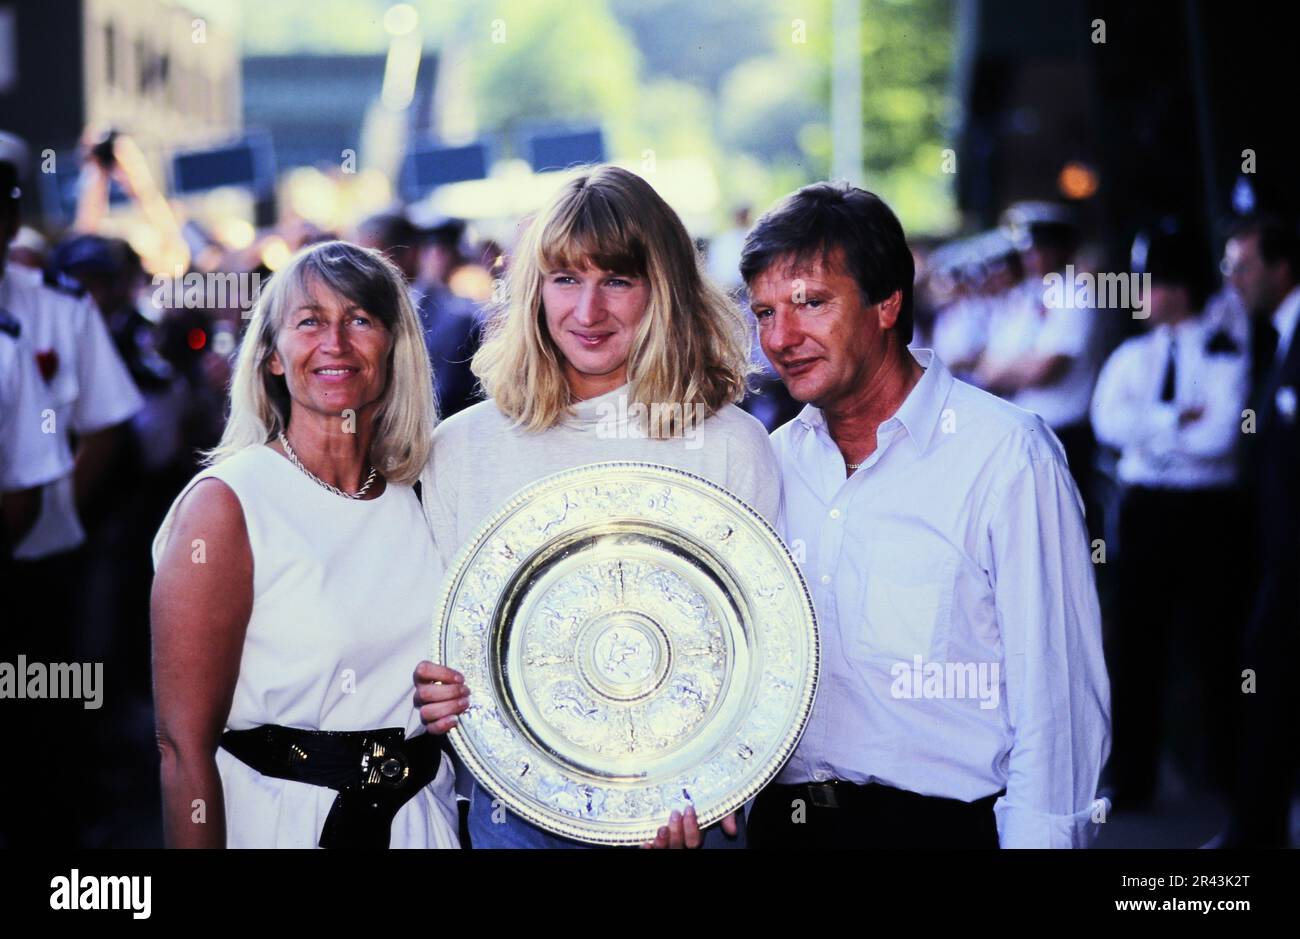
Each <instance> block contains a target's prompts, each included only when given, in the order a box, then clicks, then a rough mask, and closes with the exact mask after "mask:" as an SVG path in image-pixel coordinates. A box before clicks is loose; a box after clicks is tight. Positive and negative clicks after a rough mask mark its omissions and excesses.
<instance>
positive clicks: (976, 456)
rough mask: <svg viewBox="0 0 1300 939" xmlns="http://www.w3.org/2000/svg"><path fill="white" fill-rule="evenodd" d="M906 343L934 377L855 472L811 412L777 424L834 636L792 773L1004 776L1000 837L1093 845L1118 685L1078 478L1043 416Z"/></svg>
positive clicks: (985, 784)
mask: <svg viewBox="0 0 1300 939" xmlns="http://www.w3.org/2000/svg"><path fill="white" fill-rule="evenodd" d="M913 354H914V356H915V358H916V360H917V361H918V362H919V363H920V364H921V365H922V366H923V367H925V369H926V371H925V373H924V375H923V377H922V378H921V380H920V382H919V383H918V384H917V385H916V387H915V388H913V389H912V391H911V393H910V394H909V395H908V396H907V399H906V400H905V401H904V402H903V404H902V406H901V407H900V408H899V409H898V412H897V413H896V414H895V415H894V416H893V417H891V418H890V419H889V420H887V421H885V422H884V423H882V424H881V425H880V427H879V429H878V431H877V437H876V439H877V448H876V450H875V452H874V453H872V455H871V456H870V457H869V458H868V459H867V460H866V462H865V463H864V464H863V466H862V468H861V469H859V470H858V471H857V472H855V473H854V474H853V475H852V476H850V477H848V478H847V479H846V478H845V475H844V474H845V465H844V460H843V458H842V456H841V455H840V452H839V450H838V448H837V447H836V445H835V443H834V441H833V440H832V439H831V437H830V434H829V432H828V431H827V429H826V423H825V419H824V417H823V416H822V413H821V412H820V411H819V410H818V409H817V408H815V407H812V406H811V405H810V406H808V407H806V408H804V410H803V412H802V413H801V414H800V415H799V417H797V418H796V419H795V420H793V421H791V422H790V423H788V424H786V425H785V426H784V427H781V428H780V429H778V430H777V431H776V432H775V433H774V434H773V442H774V444H775V446H776V450H777V457H778V460H779V461H780V465H781V473H782V484H783V487H784V504H783V516H784V523H785V525H786V534H787V535H788V540H789V542H790V544H791V548H792V551H793V553H794V554H795V556H796V558H801V559H802V561H801V563H802V569H803V572H804V576H805V578H806V579H807V582H808V587H809V589H810V590H811V592H812V596H813V602H814V605H815V607H816V610H817V615H818V621H819V626H820V632H821V638H822V642H823V658H822V674H821V678H820V686H819V690H818V695H817V701H816V704H815V706H814V708H813V712H812V716H811V718H810V720H809V723H808V726H807V728H806V730H805V732H804V735H803V738H802V739H801V741H800V743H799V746H798V748H797V749H796V751H795V753H794V755H793V756H792V757H791V759H790V761H789V763H787V764H786V767H785V769H784V770H783V771H782V773H781V776H780V781H781V782H784V783H798V782H807V781H810V780H825V779H843V780H849V781H852V782H857V783H867V782H879V783H882V784H884V785H887V786H893V787H896V788H900V789H906V790H909V791H912V792H917V793H920V794H922V795H931V796H942V797H945V798H950V799H960V800H963V801H967V802H970V801H974V800H976V799H979V798H983V797H985V796H988V795H991V794H992V793H995V792H997V791H999V790H1000V789H1004V788H1005V789H1006V795H1005V796H1003V797H1002V798H1000V799H999V800H998V801H997V803H996V805H995V807H994V811H995V814H996V817H997V825H998V833H999V840H1000V842H1001V844H1002V846H1003V847H1049V846H1051V847H1073V846H1082V845H1084V844H1085V843H1086V842H1087V840H1088V839H1089V837H1091V835H1093V834H1095V830H1096V826H1095V824H1093V813H1094V811H1095V809H1094V798H1095V795H1096V786H1097V779H1098V775H1099V773H1100V771H1101V767H1102V764H1103V762H1104V760H1105V757H1106V754H1107V752H1108V751H1109V745H1110V741H1109V725H1110V717H1109V712H1110V689H1109V683H1108V681H1107V677H1106V669H1105V662H1104V659H1103V656H1102V645H1101V618H1100V613H1099V610H1098V604H1097V593H1096V588H1095V586H1094V582H1093V571H1092V564H1091V561H1090V556H1089V547H1088V541H1087V534H1086V531H1085V529H1084V522H1083V510H1082V504H1081V501H1080V499H1079V494H1078V490H1077V489H1076V487H1075V484H1074V481H1073V480H1072V479H1071V477H1070V473H1069V470H1068V469H1067V468H1066V464H1065V458H1064V454H1063V452H1062V450H1061V445H1060V442H1059V441H1058V440H1057V439H1056V437H1055V435H1054V434H1052V433H1051V431H1050V430H1048V428H1047V426H1046V425H1045V424H1044V423H1043V421H1042V420H1041V419H1040V418H1038V417H1036V416H1035V415H1033V414H1030V413H1028V412H1026V411H1023V410H1021V409H1019V408H1017V407H1014V406H1012V405H1009V404H1007V403H1006V402H1003V401H1001V400H999V399H997V398H995V397H993V396H992V395H989V394H986V393H985V392H983V391H980V390H979V389H977V388H975V387H973V386H971V385H968V384H965V383H964V382H960V381H956V380H955V379H954V378H953V377H952V375H951V373H950V372H949V371H948V369H947V368H945V367H944V365H943V363H942V362H940V361H939V360H938V359H937V358H935V357H934V356H933V353H932V352H929V351H928V350H917V351H915V352H914V353H913ZM918 657H919V658H918ZM936 676H937V677H936Z"/></svg>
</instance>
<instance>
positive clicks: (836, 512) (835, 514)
mask: <svg viewBox="0 0 1300 939" xmlns="http://www.w3.org/2000/svg"><path fill="white" fill-rule="evenodd" d="M839 517H840V510H839V509H831V518H839Z"/></svg>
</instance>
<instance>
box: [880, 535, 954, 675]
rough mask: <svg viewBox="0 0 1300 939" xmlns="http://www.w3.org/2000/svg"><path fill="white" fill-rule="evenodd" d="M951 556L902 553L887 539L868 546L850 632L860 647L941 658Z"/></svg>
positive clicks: (904, 656)
mask: <svg viewBox="0 0 1300 939" xmlns="http://www.w3.org/2000/svg"><path fill="white" fill-rule="evenodd" d="M956 567H957V560H956V558H955V557H951V556H942V555H930V556H926V557H915V556H908V554H907V553H906V552H903V551H899V550H897V549H896V547H893V546H890V545H875V546H873V547H871V548H869V549H868V551H867V558H866V565H865V569H864V571H863V582H862V596H861V600H860V603H859V604H858V616H859V624H858V625H859V628H858V629H857V630H855V634H856V635H857V636H859V637H860V639H861V641H862V647H863V651H864V652H866V653H867V654H868V655H872V656H884V657H888V658H891V659H894V660H896V661H900V662H908V663H911V662H912V659H913V657H914V656H918V655H919V656H921V657H922V658H923V659H924V660H925V661H927V662H942V661H944V660H945V659H946V658H947V646H948V633H949V624H950V623H951V620H952V598H953V582H954V578H955V576H956Z"/></svg>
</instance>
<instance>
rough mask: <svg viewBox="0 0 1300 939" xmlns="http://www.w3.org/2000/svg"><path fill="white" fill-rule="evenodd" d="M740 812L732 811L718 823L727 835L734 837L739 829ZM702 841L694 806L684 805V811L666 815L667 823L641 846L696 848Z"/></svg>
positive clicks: (702, 837)
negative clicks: (651, 839)
mask: <svg viewBox="0 0 1300 939" xmlns="http://www.w3.org/2000/svg"><path fill="white" fill-rule="evenodd" d="M739 822H740V813H739V812H732V813H731V814H730V815H728V816H727V817H726V818H724V819H723V820H722V821H721V822H720V823H719V824H721V825H722V830H723V831H724V832H726V834H727V837H729V838H734V837H736V832H737V831H738V830H739V827H738V826H739ZM703 843H704V833H703V832H701V831H700V826H699V822H698V820H697V819H696V817H695V806H693V805H688V806H686V811H685V812H673V814H672V815H670V816H668V824H667V825H664V826H663V827H661V828H660V829H659V832H658V834H656V835H655V840H654V841H647V842H645V844H643V845H641V847H643V848H698V847H699V846H700V845H702V844H703Z"/></svg>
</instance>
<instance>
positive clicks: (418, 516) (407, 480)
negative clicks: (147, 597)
mask: <svg viewBox="0 0 1300 939" xmlns="http://www.w3.org/2000/svg"><path fill="white" fill-rule="evenodd" d="M431 381H432V379H431V374H430V369H429V364H428V359H427V357H426V354H425V350H424V344H423V341H422V338H421V334H420V327H419V321H418V319H417V318H416V314H415V312H414V310H413V309H412V308H411V304H410V301H409V299H408V297H407V291H406V287H405V284H404V282H403V280H402V277H401V274H400V273H399V272H398V271H397V269H396V268H394V267H393V266H392V265H391V264H390V263H389V262H388V261H386V260H385V259H384V258H383V257H382V256H380V255H379V254H377V253H375V252H372V251H369V250H367V249H364V248H359V247H356V246H355V245H350V244H345V243H342V242H327V243H324V244H318V245H314V246H312V247H310V248H308V249H305V250H304V251H303V252H302V253H300V254H298V255H297V256H296V257H295V258H293V259H292V260H291V261H290V262H289V264H288V265H287V266H286V267H285V268H284V269H283V270H281V271H280V272H279V273H278V274H276V275H275V277H274V278H273V279H272V280H271V283H270V285H269V286H268V287H267V288H266V289H265V290H264V291H263V292H262V294H261V297H260V298H259V300H258V304H257V307H256V309H255V311H254V314H253V319H252V322H251V324H250V325H249V328H248V331H247V333H246V334H245V336H244V339H243V342H242V345H241V347H240V352H239V362H238V366H237V367H236V369H235V375H234V379H233V382H232V387H231V396H230V419H229V423H228V424H227V426H226V430H225V434H224V436H223V437H222V440H221V443H220V445H219V446H218V447H217V448H216V450H215V451H214V452H213V453H212V454H211V455H210V458H209V462H210V465H209V466H208V468H206V469H205V470H203V471H202V472H201V473H199V474H198V475H197V476H196V477H195V478H194V480H193V481H192V482H191V483H190V484H189V485H188V486H186V488H185V489H184V491H183V492H182V493H181V494H180V496H178V497H177V499H176V502H175V503H174V504H173V506H172V508H171V510H170V512H169V513H168V515H167V517H166V519H165V520H164V522H163V525H162V527H161V529H160V530H159V532H158V536H157V539H156V540H155V543H154V560H155V565H156V568H157V576H156V578H155V581H154V588H153V654H154V687H155V703H156V711H157V722H158V742H159V748H160V750H161V753H162V791H163V811H164V833H165V837H166V841H167V843H168V844H169V845H171V846H178V847H179V846H206V847H221V846H228V847H314V846H317V845H320V846H322V847H388V846H390V845H391V846H392V847H457V846H458V841H457V837H456V829H457V823H456V810H455V803H454V795H453V791H452V788H453V782H454V770H453V769H452V767H451V765H450V761H448V760H444V759H441V753H440V747H439V745H438V742H439V739H440V738H435V737H432V736H429V735H427V734H425V733H424V728H423V727H422V726H421V721H420V718H419V715H418V714H417V713H416V710H415V708H414V707H413V706H412V703H411V695H410V663H411V662H412V661H415V660H417V659H418V658H420V655H421V653H422V650H423V649H424V648H426V643H427V640H428V630H429V623H430V622H431V620H432V617H433V615H434V603H435V601H436V592H437V587H438V582H439V580H440V577H441V567H440V564H439V557H438V554H437V552H436V551H435V550H434V545H433V540H432V537H431V534H430V531H429V528H428V524H427V522H426V520H425V518H424V516H423V514H422V512H421V509H420V505H419V502H418V500H417V498H416V494H415V490H414V489H413V488H412V487H413V484H414V483H415V482H416V480H417V478H418V477H419V475H420V472H421V470H422V469H423V468H424V466H425V464H426V462H427V460H428V456H429V451H430V445H431V439H432V434H433V429H434V424H435V415H434V402H433V395H432V384H431ZM438 674H439V677H440V678H443V679H445V680H451V679H452V678H453V677H454V675H453V674H452V673H451V672H450V671H449V670H447V671H440V672H439V673H438Z"/></svg>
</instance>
